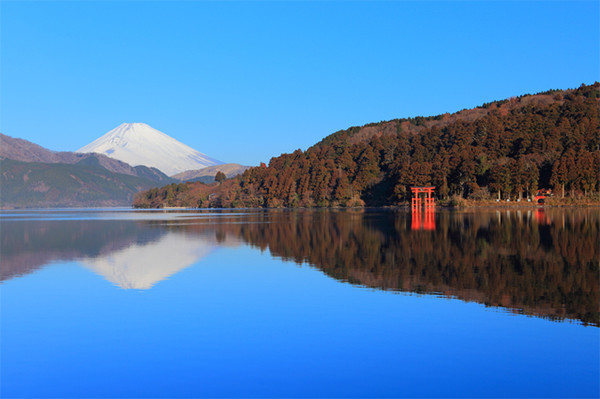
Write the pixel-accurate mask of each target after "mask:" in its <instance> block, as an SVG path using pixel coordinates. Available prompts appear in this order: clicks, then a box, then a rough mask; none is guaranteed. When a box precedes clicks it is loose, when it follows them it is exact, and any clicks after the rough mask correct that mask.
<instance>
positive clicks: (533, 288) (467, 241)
mask: <svg viewBox="0 0 600 399" xmlns="http://www.w3.org/2000/svg"><path fill="white" fill-rule="evenodd" d="M240 241H243V242H246V243H249V244H250V245H252V246H255V247H257V248H260V249H261V250H265V249H269V250H270V252H271V253H272V254H273V255H274V256H277V257H280V258H282V259H283V260H286V261H294V262H298V263H304V262H306V263H309V264H311V265H313V266H315V267H317V268H318V269H320V270H322V271H323V272H324V273H326V274H327V275H329V276H332V277H334V278H336V279H338V280H340V281H344V282H350V283H353V284H359V285H364V286H368V287H373V288H381V289H387V290H398V291H405V292H416V293H430V294H436V295H442V296H449V297H456V298H460V299H463V300H467V301H476V302H479V303H483V304H486V305H489V306H502V307H506V308H509V309H513V310H514V311H516V312H521V313H526V314H531V315H537V316H542V317H546V318H549V319H552V320H562V319H565V318H568V319H578V320H581V321H582V322H584V323H587V324H593V325H600V320H599V312H598V303H599V300H600V295H599V284H598V259H599V257H600V248H598V242H600V214H598V212H597V210H571V211H564V210H555V211H547V212H545V213H544V212H540V211H501V212H496V211H493V212H475V213H452V212H437V213H436V214H435V230H434V231H424V230H421V231H412V230H411V217H410V214H408V213H405V212H393V211H387V212H363V211H359V212H353V211H343V212H336V211H324V212H322V211H306V212H302V211H258V212H248V211H243V212H240V213H232V212H229V213H227V214H225V215H218V214H217V212H214V211H212V212H208V213H204V212H199V213H197V214H196V213H190V214H187V215H186V217H185V218H171V219H169V218H166V219H164V218H161V220H160V221H158V220H154V221H148V220H146V221H132V220H128V221H106V220H84V221H64V220H62V221H31V222H3V224H2V239H1V244H2V245H1V248H0V250H1V253H2V265H1V266H2V268H1V274H0V279H1V280H5V279H8V278H11V277H13V276H16V275H20V274H24V273H28V272H31V271H32V270H34V269H35V268H37V267H40V266H42V265H44V264H47V263H48V262H51V261H53V260H68V259H84V263H85V264H86V265H88V267H90V268H91V269H93V270H94V271H95V272H97V273H98V274H100V275H102V276H104V277H105V278H107V279H108V280H110V281H111V282H113V283H114V284H117V285H119V286H121V287H123V288H149V287H151V286H152V285H153V284H154V283H155V282H156V281H159V280H161V279H164V278H166V277H168V276H170V275H172V274H173V273H176V272H177V271H179V270H181V269H183V268H185V267H187V266H189V265H190V264H192V263H194V262H195V261H197V260H198V259H199V258H201V257H202V256H205V255H206V254H207V253H208V252H209V251H210V249H211V248H212V247H213V246H217V245H220V246H223V245H238V244H239V242H240Z"/></svg>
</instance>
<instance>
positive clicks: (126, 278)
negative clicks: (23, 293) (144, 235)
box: [81, 233, 215, 289]
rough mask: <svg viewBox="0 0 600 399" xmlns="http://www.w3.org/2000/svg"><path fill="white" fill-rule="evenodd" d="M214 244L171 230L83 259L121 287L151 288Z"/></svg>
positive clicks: (197, 257) (198, 257) (91, 267)
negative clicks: (144, 240)
mask: <svg viewBox="0 0 600 399" xmlns="http://www.w3.org/2000/svg"><path fill="white" fill-rule="evenodd" d="M212 242H213V243H214V239H213V240H212ZM214 247H215V245H214V244H212V243H211V242H210V241H209V240H207V239H199V238H198V237H193V236H189V235H184V234H175V233H167V234H166V235H164V236H162V237H160V239H158V241H153V242H150V243H145V244H133V245H131V246H129V247H127V248H123V249H121V250H118V251H114V252H110V253H108V254H106V255H102V256H98V257H93V258H85V259H82V260H81V262H82V263H83V264H85V265H86V266H88V267H89V268H90V269H92V270H93V271H94V272H96V273H98V274H99V275H101V276H103V277H104V278H106V279H107V280H108V281H110V282H112V283H113V284H116V285H118V286H119V287H121V288H136V289H148V288H151V287H152V286H153V285H154V284H156V283H157V282H158V281H160V280H164V279H166V278H167V277H169V276H171V275H173V274H175V273H177V272H179V271H180V270H182V269H185V268H186V267H188V266H190V265H192V264H194V263H195V262H197V261H198V260H199V259H200V258H202V257H204V256H206V255H207V254H208V253H209V252H210V251H211V250H212V249H213V248H214Z"/></svg>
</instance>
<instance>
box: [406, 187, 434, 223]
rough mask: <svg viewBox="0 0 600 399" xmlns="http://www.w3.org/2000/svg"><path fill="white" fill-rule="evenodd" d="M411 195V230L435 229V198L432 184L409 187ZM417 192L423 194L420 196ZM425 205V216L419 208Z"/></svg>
mask: <svg viewBox="0 0 600 399" xmlns="http://www.w3.org/2000/svg"><path fill="white" fill-rule="evenodd" d="M410 189H411V190H412V192H413V197H412V225H411V229H412V230H435V216H434V209H435V200H434V198H433V191H434V190H435V187H434V186H429V187H411V188H410ZM419 194H425V196H424V198H421V196H420V195H419ZM423 205H424V206H425V215H424V216H425V217H424V218H423V217H422V216H421V208H422V206H423Z"/></svg>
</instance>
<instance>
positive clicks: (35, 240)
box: [0, 220, 163, 281]
mask: <svg viewBox="0 0 600 399" xmlns="http://www.w3.org/2000/svg"><path fill="white" fill-rule="evenodd" d="M144 227H145V224H143V223H140V222H132V221H123V220H121V221H118V220H28V221H3V222H2V234H1V239H0V253H1V254H2V267H1V268H0V281H3V280H7V279H10V278H12V277H16V276H20V275H24V274H27V273H31V272H33V271H34V270H36V269H38V268H40V267H42V266H44V265H47V264H48V263H51V262H56V261H67V260H73V259H78V258H84V257H88V258H89V257H95V256H101V255H104V254H107V253H110V252H113V251H116V250H120V249H122V248H126V247H128V246H130V245H134V244H141V243H145V242H149V241H153V240H156V239H158V237H159V236H160V235H161V234H163V233H161V231H160V230H158V229H153V230H150V229H146V228H144Z"/></svg>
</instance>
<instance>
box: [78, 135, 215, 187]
mask: <svg viewBox="0 0 600 399" xmlns="http://www.w3.org/2000/svg"><path fill="white" fill-rule="evenodd" d="M77 152H80V153H87V152H96V153H100V154H104V155H107V156H109V157H111V158H114V159H118V160H121V161H123V162H127V163H128V164H130V165H134V166H137V165H144V166H149V167H155V168H158V169H160V170H161V171H163V172H164V173H166V174H167V175H169V176H172V175H174V174H177V173H180V172H184V171H186V170H194V169H201V168H204V167H206V166H212V165H218V164H222V162H221V161H218V160H216V159H214V158H211V157H209V156H207V155H205V154H203V153H201V152H199V151H196V150H195V149H193V148H191V147H189V146H187V145H185V144H183V143H181V142H179V141H177V140H175V139H174V138H172V137H170V136H168V135H166V134H165V133H163V132H161V131H158V130H156V129H153V128H152V127H150V126H148V125H146V124H145V123H123V124H121V125H119V126H117V127H116V128H115V129H113V130H111V131H110V132H108V133H106V134H105V135H104V136H102V137H100V138H98V139H97V140H95V141H93V142H92V143H90V144H88V145H86V146H84V147H82V148H80V149H79V150H77Z"/></svg>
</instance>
